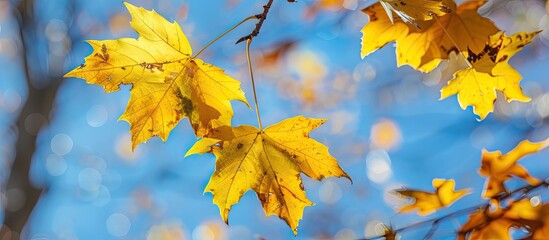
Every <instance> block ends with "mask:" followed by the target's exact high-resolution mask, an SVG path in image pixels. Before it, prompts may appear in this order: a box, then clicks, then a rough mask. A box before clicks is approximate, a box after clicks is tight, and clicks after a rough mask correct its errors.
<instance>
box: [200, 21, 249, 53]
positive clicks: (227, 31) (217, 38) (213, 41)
mask: <svg viewBox="0 0 549 240" xmlns="http://www.w3.org/2000/svg"><path fill="white" fill-rule="evenodd" d="M256 18H257V15H254V16H249V17H247V18H244V19H243V20H242V21H240V22H239V23H237V24H236V25H234V26H232V27H231V28H229V29H227V30H226V31H225V32H223V33H222V34H220V35H219V36H217V37H215V38H214V39H213V40H211V41H210V42H209V43H208V44H206V45H205V46H204V47H202V48H201V49H200V50H199V51H198V53H196V54H195V55H194V56H192V58H196V57H198V55H200V54H201V53H202V52H203V51H204V50H206V48H208V47H209V46H210V45H212V44H213V43H215V42H217V40H219V39H220V38H222V37H223V36H225V35H227V34H228V33H230V32H231V31H233V30H234V29H235V28H237V27H238V26H240V25H242V24H243V23H245V22H246V21H248V20H251V19H256Z"/></svg>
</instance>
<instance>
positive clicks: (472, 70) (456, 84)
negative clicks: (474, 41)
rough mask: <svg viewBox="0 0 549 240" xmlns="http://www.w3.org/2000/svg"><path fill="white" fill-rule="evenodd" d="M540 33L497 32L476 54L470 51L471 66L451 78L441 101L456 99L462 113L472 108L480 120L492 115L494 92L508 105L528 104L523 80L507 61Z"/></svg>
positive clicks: (468, 56) (468, 55)
mask: <svg viewBox="0 0 549 240" xmlns="http://www.w3.org/2000/svg"><path fill="white" fill-rule="evenodd" d="M538 33H539V32H533V33H517V34H514V35H511V36H505V34H504V33H503V32H499V33H497V34H495V35H493V36H491V37H490V41H489V42H488V43H487V44H486V46H485V48H484V49H483V50H482V51H481V52H479V53H478V54H474V53H472V51H469V53H468V54H466V55H467V58H468V60H469V62H470V63H471V64H472V67H468V68H465V69H462V70H459V71H457V72H456V73H454V78H453V79H452V80H450V81H448V85H447V86H444V87H443V88H442V90H441V99H445V98H447V97H449V96H452V95H455V94H457V95H458V102H459V105H460V106H461V108H462V109H465V108H467V106H473V112H474V113H475V114H476V115H478V116H479V118H480V120H482V119H484V118H486V116H487V115H488V114H489V113H491V112H493V110H494V101H495V100H496V97H497V96H496V90H498V91H501V92H502V93H503V95H505V98H506V99H507V102H511V101H520V102H528V101H530V100H531V99H530V98H529V97H527V96H525V95H524V93H523V92H522V89H521V87H520V85H519V82H520V80H521V79H522V76H521V75H520V73H518V72H517V71H516V70H515V69H514V68H513V67H512V66H511V65H509V59H510V58H511V57H512V56H513V55H514V54H516V53H517V52H518V51H520V50H521V49H522V48H523V47H524V45H526V44H528V43H530V42H531V41H532V38H533V37H535V36H536V35H537V34H538Z"/></svg>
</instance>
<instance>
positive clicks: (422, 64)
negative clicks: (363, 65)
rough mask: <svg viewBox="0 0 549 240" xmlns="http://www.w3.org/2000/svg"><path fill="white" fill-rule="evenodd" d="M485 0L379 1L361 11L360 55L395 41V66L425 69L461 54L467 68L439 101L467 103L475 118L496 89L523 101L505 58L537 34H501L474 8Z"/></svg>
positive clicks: (481, 115) (485, 110)
mask: <svg viewBox="0 0 549 240" xmlns="http://www.w3.org/2000/svg"><path fill="white" fill-rule="evenodd" d="M485 3H486V1H485V0H479V1H466V2H464V3H462V4H461V5H459V6H456V3H455V2H454V1H453V0H423V1H421V0H408V1H401V0H380V1H379V2H378V3H375V4H373V5H371V6H369V7H367V8H365V9H363V10H362V11H363V12H364V13H366V14H368V16H369V18H370V21H369V22H368V23H367V24H366V25H365V26H364V27H363V28H362V30H361V32H362V34H363V36H362V49H361V55H362V57H363V58H364V57H365V56H367V55H369V54H371V53H373V52H375V51H376V50H377V49H379V48H381V47H383V46H384V45H386V44H387V43H389V42H395V43H396V57H397V66H399V67H400V66H403V65H409V66H410V67H412V68H414V69H416V70H418V71H421V72H426V73H428V72H431V71H433V70H434V69H435V68H436V67H437V66H438V65H439V64H440V63H441V62H442V61H450V54H451V53H457V54H461V55H463V56H464V57H465V61H466V63H467V64H468V67H467V68H465V69H461V70H458V71H457V72H455V73H454V78H453V79H451V80H450V81H448V84H447V85H446V86H444V87H443V88H442V90H441V96H440V98H441V99H444V98H447V97H450V96H452V95H457V96H458V102H459V105H460V106H461V108H462V109H465V108H467V107H468V106H472V107H473V112H474V113H475V114H476V115H478V117H479V118H480V120H482V119H484V118H486V116H487V115H488V114H489V113H490V112H493V110H494V101H495V100H496V96H497V95H496V91H500V92H501V93H503V95H504V96H505V99H506V100H507V101H508V102H511V101H520V102H528V101H530V100H531V99H530V98H529V97H527V96H526V95H524V93H523V92H522V89H521V87H520V85H519V82H520V80H521V79H522V77H521V75H520V74H519V73H518V72H517V71H516V70H515V69H514V68H513V67H512V66H511V65H510V64H509V59H511V57H512V56H513V55H515V54H516V53H517V52H519V51H520V50H522V48H523V47H524V46H525V45H527V44H528V43H530V42H531V41H532V38H533V37H535V36H536V35H537V34H538V33H539V32H532V33H524V32H520V33H515V34H513V35H511V36H507V35H506V34H505V33H504V32H503V31H501V30H500V29H498V28H497V26H496V25H495V24H494V23H493V22H492V21H491V20H490V19H488V18H486V17H484V16H481V15H480V14H479V13H478V9H479V8H480V7H481V6H483V5H484V4H485Z"/></svg>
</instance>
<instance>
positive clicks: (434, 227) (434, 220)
mask: <svg viewBox="0 0 549 240" xmlns="http://www.w3.org/2000/svg"><path fill="white" fill-rule="evenodd" d="M542 187H549V177H548V178H546V179H545V180H544V181H543V182H541V183H539V184H536V185H526V186H523V187H520V188H517V189H515V190H513V191H510V192H508V193H506V194H504V195H501V196H500V197H499V198H498V200H499V201H503V200H506V199H509V198H511V197H513V196H515V195H516V194H520V195H519V196H518V197H517V198H516V199H515V200H521V199H524V198H525V197H526V196H527V195H528V193H530V192H532V191H534V190H536V189H539V188H542ZM488 207H490V202H486V203H482V204H478V205H476V206H472V207H468V208H463V209H460V210H456V211H454V212H451V213H448V214H446V215H444V216H441V217H438V218H432V219H427V220H424V221H421V222H416V223H412V224H410V225H407V226H404V227H401V228H398V229H395V230H393V233H394V234H395V235H396V234H398V233H400V232H403V231H406V230H408V229H412V228H416V227H419V226H421V225H426V224H431V227H430V228H429V231H428V232H427V234H426V235H425V237H424V239H431V238H432V237H433V235H434V234H435V232H436V230H437V228H438V225H439V224H440V223H441V222H443V221H446V220H449V219H453V218H456V217H458V216H461V215H465V214H470V213H471V212H473V211H476V210H479V209H486V208H488ZM456 233H457V232H456ZM385 237H386V236H385V235H377V236H370V237H366V238H362V239H360V240H375V239H381V238H385Z"/></svg>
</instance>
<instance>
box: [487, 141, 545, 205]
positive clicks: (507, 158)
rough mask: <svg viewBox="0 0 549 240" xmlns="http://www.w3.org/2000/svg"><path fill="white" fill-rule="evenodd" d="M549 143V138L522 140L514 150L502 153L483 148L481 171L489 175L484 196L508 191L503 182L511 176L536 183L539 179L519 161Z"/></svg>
mask: <svg viewBox="0 0 549 240" xmlns="http://www.w3.org/2000/svg"><path fill="white" fill-rule="evenodd" d="M547 145H549V139H546V140H545V141H541V142H530V141H528V140H524V141H522V142H520V143H519V144H518V145H517V146H516V147H515V148H514V149H513V150H511V151H509V152H507V153H506V154H502V153H501V151H494V152H488V151H486V150H485V149H483V150H482V160H481V161H482V165H481V167H480V169H479V173H480V175H482V176H485V177H487V178H488V179H486V184H485V187H484V191H483V193H482V196H483V197H485V198H493V197H495V196H497V195H498V194H500V193H507V189H506V188H505V185H504V184H503V183H504V182H505V181H507V180H509V179H510V178H511V176H516V177H519V178H522V179H524V180H525V181H526V182H528V183H530V184H532V185H535V184H538V183H539V180H538V179H536V178H534V177H532V176H530V174H529V173H528V171H527V170H526V169H525V168H524V167H523V166H521V165H518V164H517V162H518V161H519V160H520V159H521V158H522V157H524V156H526V155H528V154H532V153H535V152H538V151H540V150H541V149H543V148H545V147H547Z"/></svg>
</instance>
